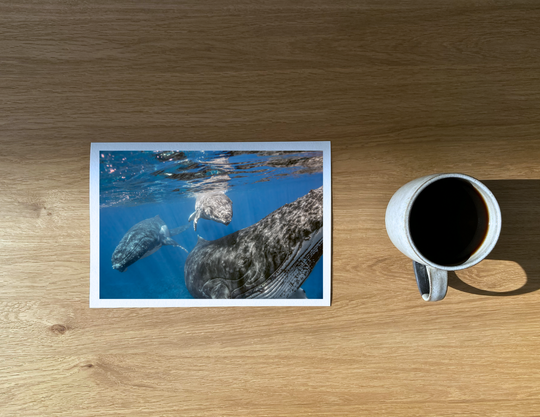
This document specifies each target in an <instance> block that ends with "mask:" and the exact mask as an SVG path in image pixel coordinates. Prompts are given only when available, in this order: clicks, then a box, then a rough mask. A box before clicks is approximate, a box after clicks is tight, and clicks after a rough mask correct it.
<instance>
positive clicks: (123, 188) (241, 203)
mask: <svg viewBox="0 0 540 417" xmlns="http://www.w3.org/2000/svg"><path fill="white" fill-rule="evenodd" d="M98 157H99V267H98V268H97V269H98V275H99V283H98V284H99V299H100V300H144V299H147V300H174V299H177V300H199V299H224V300H244V299H276V300H277V299H281V300H303V299H307V300H322V299H323V298H324V294H323V292H324V279H323V276H324V273H323V256H322V255H323V205H324V204H323V151H317V150H307V151H306V150H298V151H296V150H253V151H250V150H238V151H231V150H223V151H220V150H186V149H178V150H156V151H148V150H104V149H100V150H99V154H98ZM157 305H159V304H157ZM285 305H287V304H285Z"/></svg>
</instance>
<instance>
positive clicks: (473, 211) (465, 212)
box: [409, 178, 489, 266]
mask: <svg viewBox="0 0 540 417" xmlns="http://www.w3.org/2000/svg"><path fill="white" fill-rule="evenodd" d="M488 222H489V217H488V211H487V207H486V203H485V201H484V199H483V198H482V196H481V195H480V194H479V193H478V191H477V190H476V189H475V188H474V187H473V186H472V185H470V184H469V183H468V182H467V181H464V180H462V179H458V178H444V179H442V180H439V181H435V182H434V183H432V184H430V185H428V186H427V187H426V188H425V189H424V190H422V192H421V193H420V195H419V196H418V197H417V198H416V200H414V202H413V206H412V208H411V213H410V218H409V229H410V232H411V237H412V240H413V243H414V245H415V246H416V247H417V249H418V250H419V251H420V253H421V254H422V255H424V257H426V258H427V259H428V260H430V261H431V262H434V263H436V264H439V265H444V266H453V265H459V264H462V263H464V262H465V261H466V260H467V259H469V258H470V256H471V255H472V254H473V253H474V252H475V251H476V250H477V249H478V248H479V247H480V246H481V245H482V242H483V241H484V239H485V237H486V233H487V229H488Z"/></svg>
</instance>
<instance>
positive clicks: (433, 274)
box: [413, 261, 448, 301]
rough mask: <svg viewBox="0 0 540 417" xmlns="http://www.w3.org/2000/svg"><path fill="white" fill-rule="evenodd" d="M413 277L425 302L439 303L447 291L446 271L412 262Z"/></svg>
mask: <svg viewBox="0 0 540 417" xmlns="http://www.w3.org/2000/svg"><path fill="white" fill-rule="evenodd" d="M413 269H414V276H415V277H416V283H417V284H418V289H419V290H420V294H422V298H423V299H424V300H425V301H439V300H442V299H443V298H444V297H445V295H446V290H447V289H448V271H444V270H442V269H437V268H433V267H432V266H426V265H424V264H421V263H418V262H416V261H413Z"/></svg>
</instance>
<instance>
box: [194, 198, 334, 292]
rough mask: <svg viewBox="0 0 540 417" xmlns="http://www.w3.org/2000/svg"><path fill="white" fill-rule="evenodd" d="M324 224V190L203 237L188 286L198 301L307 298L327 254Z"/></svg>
mask: <svg viewBox="0 0 540 417" xmlns="http://www.w3.org/2000/svg"><path fill="white" fill-rule="evenodd" d="M322 225H323V188H322V187H320V188H318V189H316V190H311V191H310V192H309V193H308V194H306V195H305V196H303V197H301V198H299V199H298V200H296V201H294V202H292V203H290V204H285V205H284V206H282V207H280V208H279V209H277V210H276V211H274V212H272V213H270V214H269V215H268V216H266V217H265V218H264V219H262V220H260V221H259V222H257V223H255V224H254V225H252V226H249V227H246V228H245V229H241V230H239V231H237V232H234V233H231V234H230V235H227V236H224V237H222V238H220V239H217V240H213V241H206V240H204V239H203V238H201V237H199V240H198V242H197V245H196V246H195V248H194V249H193V250H192V251H191V253H190V254H189V256H188V258H187V260H186V264H185V266H184V277H185V281H186V286H187V288H188V290H189V292H190V293H191V295H192V296H193V297H195V298H290V297H291V296H292V297H298V298H303V297H302V292H303V291H298V289H299V288H300V286H301V285H302V284H303V283H304V281H305V280H306V278H307V277H308V276H309V274H310V273H311V271H312V270H313V268H314V267H315V264H316V263H317V261H318V260H319V258H320V257H321V255H322V245H323V233H322ZM304 294H305V293H304Z"/></svg>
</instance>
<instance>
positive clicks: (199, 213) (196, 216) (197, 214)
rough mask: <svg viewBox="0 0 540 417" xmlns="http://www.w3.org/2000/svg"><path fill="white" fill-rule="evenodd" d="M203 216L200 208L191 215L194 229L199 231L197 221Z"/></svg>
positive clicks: (190, 219)
mask: <svg viewBox="0 0 540 417" xmlns="http://www.w3.org/2000/svg"><path fill="white" fill-rule="evenodd" d="M200 217H201V212H200V210H195V211H194V212H193V213H192V214H191V216H189V221H192V220H193V230H195V231H197V222H198V221H199V219H200Z"/></svg>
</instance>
